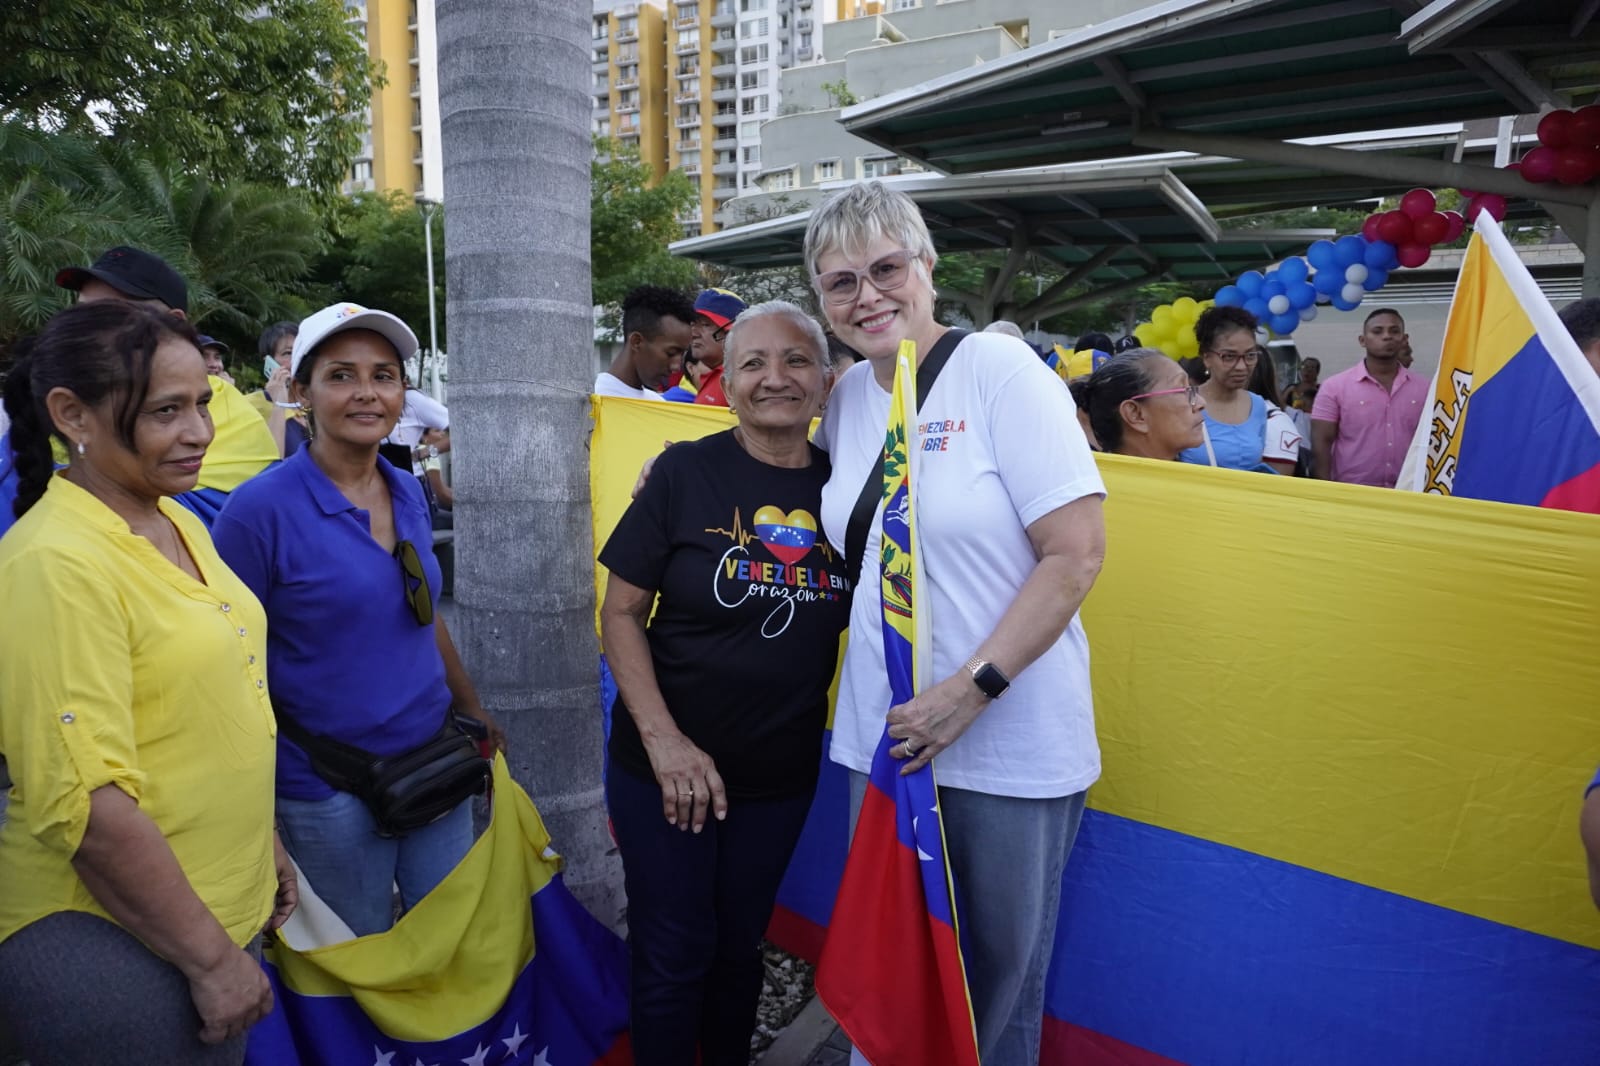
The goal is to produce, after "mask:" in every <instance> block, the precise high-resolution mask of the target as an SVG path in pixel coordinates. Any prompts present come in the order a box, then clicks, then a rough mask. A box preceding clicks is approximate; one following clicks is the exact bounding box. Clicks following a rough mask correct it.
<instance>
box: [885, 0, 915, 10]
mask: <svg viewBox="0 0 1600 1066" xmlns="http://www.w3.org/2000/svg"><path fill="white" fill-rule="evenodd" d="M921 6H922V0H890V4H889V10H890V11H910V10H911V9H912V8H914V7H921Z"/></svg>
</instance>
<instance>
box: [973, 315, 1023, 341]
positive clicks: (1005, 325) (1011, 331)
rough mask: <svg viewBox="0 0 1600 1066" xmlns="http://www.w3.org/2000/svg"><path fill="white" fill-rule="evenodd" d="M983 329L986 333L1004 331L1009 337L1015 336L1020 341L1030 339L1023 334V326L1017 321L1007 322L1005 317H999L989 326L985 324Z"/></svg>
mask: <svg viewBox="0 0 1600 1066" xmlns="http://www.w3.org/2000/svg"><path fill="white" fill-rule="evenodd" d="M983 331H984V332H985V333H1003V334H1005V335H1006V336H1007V337H1015V338H1017V340H1019V341H1025V340H1027V339H1028V338H1027V337H1024V336H1023V335H1022V327H1021V326H1019V325H1017V324H1016V323H1015V322H1007V321H1006V320H1005V319H1003V318H997V319H995V320H994V321H993V322H991V323H989V324H988V325H987V326H984V327H983Z"/></svg>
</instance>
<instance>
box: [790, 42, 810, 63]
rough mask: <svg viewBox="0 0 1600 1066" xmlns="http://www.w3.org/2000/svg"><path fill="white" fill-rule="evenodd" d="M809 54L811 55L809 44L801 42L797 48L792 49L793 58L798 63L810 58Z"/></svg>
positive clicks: (807, 60)
mask: <svg viewBox="0 0 1600 1066" xmlns="http://www.w3.org/2000/svg"><path fill="white" fill-rule="evenodd" d="M811 56H812V52H811V46H810V45H809V44H803V45H801V46H800V47H799V48H796V49H795V50H794V58H795V61H796V62H799V63H806V62H809V61H810V59H811Z"/></svg>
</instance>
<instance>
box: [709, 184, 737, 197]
mask: <svg viewBox="0 0 1600 1066" xmlns="http://www.w3.org/2000/svg"><path fill="white" fill-rule="evenodd" d="M738 195H739V184H738V183H737V182H728V183H727V184H726V185H723V184H717V185H715V186H713V187H712V189H711V196H712V198H713V199H715V200H718V201H721V200H731V199H733V198H734V197H735V196H738Z"/></svg>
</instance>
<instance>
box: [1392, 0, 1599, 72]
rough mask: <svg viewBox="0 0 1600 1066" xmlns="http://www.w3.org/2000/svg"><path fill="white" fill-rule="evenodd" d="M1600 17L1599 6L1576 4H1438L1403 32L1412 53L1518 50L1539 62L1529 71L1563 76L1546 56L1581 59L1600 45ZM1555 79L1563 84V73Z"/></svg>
mask: <svg viewBox="0 0 1600 1066" xmlns="http://www.w3.org/2000/svg"><path fill="white" fill-rule="evenodd" d="M1597 13H1600V4H1594V3H1589V2H1581V3H1580V2H1574V0H1568V2H1559V0H1542V2H1532V3H1530V2H1528V0H1434V2H1433V3H1431V4H1429V5H1428V6H1427V7H1425V8H1423V9H1422V10H1421V11H1419V12H1417V13H1416V14H1415V15H1412V16H1411V17H1410V18H1408V19H1406V21H1405V25H1404V26H1403V27H1402V30H1401V33H1402V35H1403V36H1404V37H1405V39H1406V45H1407V47H1409V48H1410V49H1411V51H1412V52H1428V51H1434V50H1439V49H1444V50H1458V51H1459V50H1472V49H1475V50H1479V51H1504V50H1505V49H1507V48H1514V49H1516V50H1517V51H1519V52H1521V53H1523V54H1524V55H1526V56H1537V57H1540V58H1539V59H1538V60H1536V61H1534V62H1530V64H1529V65H1530V67H1537V68H1540V70H1543V71H1550V72H1558V71H1559V68H1560V66H1561V65H1562V64H1561V61H1560V60H1556V61H1554V62H1552V61H1549V60H1547V59H1546V58H1544V57H1552V56H1563V55H1567V56H1570V55H1573V54H1577V55H1579V56H1580V57H1581V55H1582V53H1583V52H1585V51H1591V52H1592V51H1593V50H1594V49H1595V48H1596V47H1597V46H1600V30H1597V28H1596V27H1595V26H1594V19H1595V15H1596V14H1597ZM1540 70H1535V71H1534V72H1535V73H1539V72H1540ZM1552 80H1553V81H1559V73H1558V74H1557V78H1556V79H1552ZM1556 87H1557V88H1560V87H1561V86H1560V85H1559V84H1557V85H1556Z"/></svg>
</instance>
